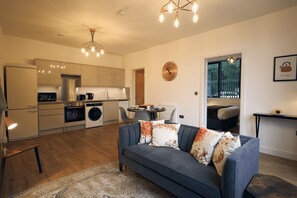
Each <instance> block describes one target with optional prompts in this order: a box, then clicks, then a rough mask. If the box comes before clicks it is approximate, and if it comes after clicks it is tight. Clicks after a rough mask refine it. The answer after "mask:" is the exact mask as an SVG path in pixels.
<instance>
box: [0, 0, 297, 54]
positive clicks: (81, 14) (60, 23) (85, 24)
mask: <svg viewBox="0 0 297 198" xmlns="http://www.w3.org/2000/svg"><path fill="white" fill-rule="evenodd" d="M181 1H186V0H181ZM166 2H168V0H149V1H148V0H0V27H2V29H3V33H4V34H7V35H12V36H18V37H24V38H29V39H34V40H39V41H45V42H50V43H56V44H60V45H66V46H71V47H77V48H80V47H81V44H82V43H85V42H87V41H90V40H91V36H90V33H89V28H95V29H96V30H97V31H96V34H95V39H94V40H95V41H96V42H98V43H100V44H102V45H103V47H104V48H105V51H106V52H107V53H110V54H116V55H125V54H129V53H132V52H135V51H139V50H142V49H146V48H149V47H152V46H156V45H160V44H163V43H167V42H170V41H173V40H177V39H180V38H184V37H188V36H191V35H194V34H198V33H202V32H206V31H209V30H212V29H216V28H220V27H223V26H226V25H230V24H234V23H238V22H240V21H244V20H247V19H251V18H255V17H258V16H261V15H265V14H268V13H271V12H274V11H277V10H281V9H285V8H288V7H292V6H296V5H297V0H198V4H199V10H198V15H199V21H198V23H197V24H194V23H192V14H190V12H181V13H180V27H179V28H178V29H176V28H174V26H173V20H174V19H173V16H170V15H165V21H164V23H163V24H160V23H159V21H158V17H159V14H160V9H161V7H162V6H163V5H164V4H165V3H166ZM120 9H126V11H125V13H124V14H123V15H119V14H117V11H118V10H120ZM58 34H62V35H64V36H58Z"/></svg>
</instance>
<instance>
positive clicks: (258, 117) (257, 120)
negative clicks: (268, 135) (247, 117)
mask: <svg viewBox="0 0 297 198" xmlns="http://www.w3.org/2000/svg"><path fill="white" fill-rule="evenodd" d="M253 115H254V116H255V118H256V137H258V136H259V128H260V118H261V117H268V118H277V119H287V120H297V116H293V115H278V114H272V113H254V114H253Z"/></svg>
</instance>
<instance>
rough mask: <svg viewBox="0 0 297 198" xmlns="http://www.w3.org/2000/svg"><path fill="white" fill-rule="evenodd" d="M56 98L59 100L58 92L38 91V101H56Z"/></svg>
mask: <svg viewBox="0 0 297 198" xmlns="http://www.w3.org/2000/svg"><path fill="white" fill-rule="evenodd" d="M56 100H57V93H56V92H39V93H38V102H46V101H56Z"/></svg>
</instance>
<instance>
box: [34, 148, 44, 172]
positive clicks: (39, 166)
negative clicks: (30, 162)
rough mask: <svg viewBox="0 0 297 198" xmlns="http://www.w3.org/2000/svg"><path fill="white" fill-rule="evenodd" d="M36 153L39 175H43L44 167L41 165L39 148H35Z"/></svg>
mask: <svg viewBox="0 0 297 198" xmlns="http://www.w3.org/2000/svg"><path fill="white" fill-rule="evenodd" d="M34 151H35V156H36V160H37V165H38V169H39V173H42V167H41V163H40V158H39V152H38V147H35V148H34Z"/></svg>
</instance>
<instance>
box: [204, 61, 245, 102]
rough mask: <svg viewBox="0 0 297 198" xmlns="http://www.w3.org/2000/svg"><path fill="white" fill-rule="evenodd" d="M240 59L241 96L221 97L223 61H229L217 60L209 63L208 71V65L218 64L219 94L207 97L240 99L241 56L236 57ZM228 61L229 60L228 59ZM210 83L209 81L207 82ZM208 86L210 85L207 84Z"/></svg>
mask: <svg viewBox="0 0 297 198" xmlns="http://www.w3.org/2000/svg"><path fill="white" fill-rule="evenodd" d="M237 60H238V61H239V78H238V80H239V94H238V95H239V97H238V98H232V97H221V86H222V85H221V75H222V62H224V61H227V60H217V61H211V62H208V63H207V72H208V66H209V65H210V64H218V96H208V94H207V98H227V99H240V95H241V58H236V61H237ZM227 62H228V61H227ZM208 80H209V79H208V76H207V81H208ZM207 84H208V82H207ZM207 86H208V85H207Z"/></svg>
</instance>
